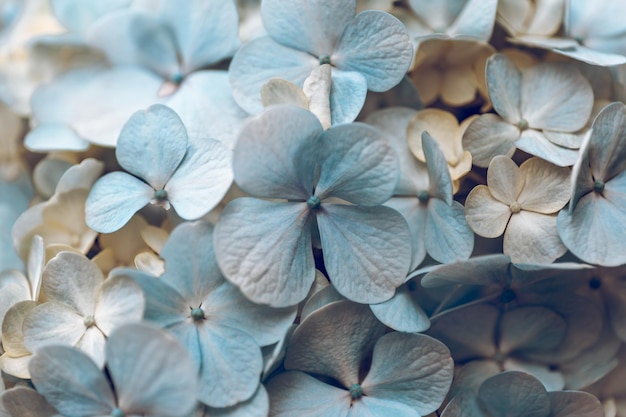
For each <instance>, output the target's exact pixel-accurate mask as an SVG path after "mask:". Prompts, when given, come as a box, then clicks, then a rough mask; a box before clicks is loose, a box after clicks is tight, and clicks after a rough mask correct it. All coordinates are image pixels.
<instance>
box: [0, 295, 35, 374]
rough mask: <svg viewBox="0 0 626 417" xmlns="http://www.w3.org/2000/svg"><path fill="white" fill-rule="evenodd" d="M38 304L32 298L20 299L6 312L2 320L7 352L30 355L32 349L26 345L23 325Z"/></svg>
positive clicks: (15, 355) (3, 343)
mask: <svg viewBox="0 0 626 417" xmlns="http://www.w3.org/2000/svg"><path fill="white" fill-rule="evenodd" d="M36 305H37V304H36V303H35V302H34V301H30V300H27V301H20V302H19V303H17V304H15V305H13V306H12V307H11V308H10V309H9V310H8V311H7V312H6V314H5V316H4V319H3V320H2V348H3V349H4V351H5V352H6V353H7V354H9V355H11V356H14V357H19V356H26V355H30V351H29V350H28V349H26V346H24V331H23V330H22V326H23V324H24V318H25V317H26V315H27V314H28V313H29V312H30V311H31V310H32V309H33V308H35V306H36ZM5 372H6V371H5Z"/></svg>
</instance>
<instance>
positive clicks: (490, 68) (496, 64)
mask: <svg viewBox="0 0 626 417" xmlns="http://www.w3.org/2000/svg"><path fill="white" fill-rule="evenodd" d="M486 81H487V89H488V90H489V99H490V100H491V103H492V105H493V108H494V110H495V111H496V113H498V114H499V115H500V117H502V118H503V119H504V120H506V121H507V122H509V123H513V124H515V123H518V122H519V121H521V119H522V113H521V105H522V73H520V71H519V70H518V69H517V67H516V66H515V64H513V62H512V61H511V60H510V59H509V58H507V57H506V55H503V54H495V55H493V56H491V57H490V58H489V59H488V60H487V69H486ZM470 152H471V151H470Z"/></svg>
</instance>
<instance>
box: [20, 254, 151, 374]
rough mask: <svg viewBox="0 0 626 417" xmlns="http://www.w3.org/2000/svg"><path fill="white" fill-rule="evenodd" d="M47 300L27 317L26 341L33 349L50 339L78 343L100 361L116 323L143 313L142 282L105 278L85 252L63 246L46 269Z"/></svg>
mask: <svg viewBox="0 0 626 417" xmlns="http://www.w3.org/2000/svg"><path fill="white" fill-rule="evenodd" d="M41 289H42V291H43V294H44V296H45V299H46V302H44V303H43V304H39V305H38V306H36V307H35V308H33V309H32V310H31V311H30V312H29V313H28V315H27V316H26V317H25V318H24V324H23V332H24V345H25V346H26V348H27V349H28V350H29V351H30V352H33V353H37V352H38V351H39V349H41V348H42V347H44V346H48V345H51V344H63V345H67V346H75V347H77V348H79V349H81V350H82V351H84V352H85V353H86V354H87V355H88V356H89V357H91V359H92V360H93V361H94V362H95V363H96V364H97V365H98V366H100V367H102V366H103V364H104V360H105V358H104V345H105V339H106V337H107V336H108V335H109V334H110V333H111V331H112V330H113V329H115V328H116V327H118V326H120V325H122V324H125V323H130V322H133V321H139V320H141V318H142V315H143V308H144V298H143V294H142V293H141V288H139V286H138V285H137V284H136V283H134V282H133V281H132V280H131V279H129V278H125V277H112V278H108V279H106V280H105V279H104V277H103V275H102V272H100V270H99V269H98V267H97V266H96V265H95V264H94V263H93V262H91V261H90V260H88V259H87V258H85V257H84V256H82V255H79V254H76V253H73V252H61V253H59V254H58V255H57V256H55V257H54V258H52V259H51V260H50V261H49V262H48V264H47V265H46V267H45V268H44V270H43V280H42V287H41Z"/></svg>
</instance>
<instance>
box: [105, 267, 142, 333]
mask: <svg viewBox="0 0 626 417" xmlns="http://www.w3.org/2000/svg"><path fill="white" fill-rule="evenodd" d="M143 311H144V298H143V292H142V291H141V287H139V285H138V284H136V283H135V282H134V281H133V280H132V279H130V278H127V277H111V278H108V279H107V280H105V281H104V284H102V286H101V287H100V291H99V294H98V301H97V302H96V309H95V312H94V317H95V320H96V325H97V326H98V328H99V329H100V330H102V333H104V335H105V336H109V334H110V333H111V332H112V331H113V329H115V328H116V327H118V326H120V325H122V324H125V323H131V322H136V321H140V320H141V319H142V318H143Z"/></svg>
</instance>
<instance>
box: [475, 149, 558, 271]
mask: <svg viewBox="0 0 626 417" xmlns="http://www.w3.org/2000/svg"><path fill="white" fill-rule="evenodd" d="M569 176H570V170H569V168H565V167H557V166H555V165H552V164H550V163H548V162H546V161H544V160H542V159H539V158H530V159H529V160H527V161H526V162H524V163H523V164H522V165H521V166H520V167H518V166H517V165H516V164H515V162H513V161H512V160H511V159H510V158H508V157H506V156H496V157H495V158H493V159H492V160H491V163H490V164H489V170H488V171H487V184H488V186H484V185H479V186H477V187H475V188H474V189H473V190H472V191H471V192H470V193H469V195H468V196H467V200H466V201H465V216H466V218H467V223H468V224H469V226H470V227H471V228H472V230H474V232H476V233H477V234H478V235H480V236H483V237H489V238H494V237H498V236H500V235H502V234H503V233H504V253H505V254H507V255H509V256H510V257H511V261H512V262H530V263H551V262H553V261H554V260H555V259H557V258H558V257H559V256H561V255H563V254H564V253H565V252H566V251H567V248H566V247H565V245H563V243H562V242H561V239H560V238H559V234H558V232H557V229H556V214H557V212H558V211H559V210H560V209H561V208H563V206H565V204H567V202H568V201H569V198H570V189H569V188H570V184H569Z"/></svg>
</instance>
